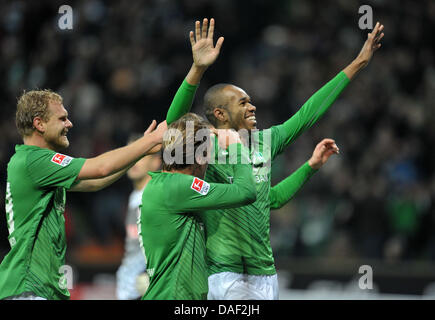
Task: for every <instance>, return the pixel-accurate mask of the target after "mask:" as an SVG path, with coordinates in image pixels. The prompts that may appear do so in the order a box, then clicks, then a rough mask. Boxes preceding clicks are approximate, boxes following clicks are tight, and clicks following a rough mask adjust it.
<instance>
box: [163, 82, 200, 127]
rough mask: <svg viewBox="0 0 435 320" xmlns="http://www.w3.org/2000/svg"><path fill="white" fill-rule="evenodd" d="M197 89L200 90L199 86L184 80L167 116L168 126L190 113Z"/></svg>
mask: <svg viewBox="0 0 435 320" xmlns="http://www.w3.org/2000/svg"><path fill="white" fill-rule="evenodd" d="M196 89H198V85H191V84H189V83H188V82H187V81H186V79H184V80H183V83H182V84H181V86H180V88H178V90H177V93H176V94H175V97H174V99H173V100H172V103H171V106H170V107H169V110H168V113H167V115H166V122H167V124H168V125H170V124H171V123H172V122H174V121H176V120H178V119H180V118H181V117H182V116H183V115H185V114H186V113H188V112H189V111H190V108H191V107H192V103H193V99H194V98H195V93H196Z"/></svg>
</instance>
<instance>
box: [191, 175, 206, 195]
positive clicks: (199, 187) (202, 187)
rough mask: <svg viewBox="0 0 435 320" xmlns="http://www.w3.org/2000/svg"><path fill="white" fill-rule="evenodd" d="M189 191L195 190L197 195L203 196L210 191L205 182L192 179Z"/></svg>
mask: <svg viewBox="0 0 435 320" xmlns="http://www.w3.org/2000/svg"><path fill="white" fill-rule="evenodd" d="M190 188H191V189H193V190H195V191H196V192H198V193H199V194H202V195H203V196H205V195H206V194H207V193H208V191H209V190H210V185H209V184H208V183H207V182H205V181H204V180H201V179H199V178H195V179H193V182H192V185H191V186H190Z"/></svg>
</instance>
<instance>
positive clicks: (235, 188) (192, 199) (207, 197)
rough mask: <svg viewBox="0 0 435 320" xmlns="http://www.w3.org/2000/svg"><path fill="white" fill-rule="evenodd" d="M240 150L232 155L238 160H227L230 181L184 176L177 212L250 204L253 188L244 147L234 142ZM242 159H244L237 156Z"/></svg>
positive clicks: (178, 193) (252, 199)
mask: <svg viewBox="0 0 435 320" xmlns="http://www.w3.org/2000/svg"><path fill="white" fill-rule="evenodd" d="M238 147H239V150H240V152H238V153H237V154H234V156H236V157H238V159H237V160H236V159H234V160H235V161H231V162H230V163H235V164H223V166H232V167H233V170H234V178H233V183H232V184H223V183H208V182H206V181H204V180H202V179H199V178H197V177H194V176H189V175H185V177H183V179H182V181H180V185H179V186H177V187H176V188H177V192H176V193H174V196H176V197H177V198H178V199H177V200H176V201H175V202H174V203H177V209H179V210H180V211H186V212H189V211H203V210H208V209H224V208H236V207H240V206H244V205H247V204H250V203H252V202H254V201H255V200H256V189H255V183H254V179H253V174H252V165H251V164H244V163H248V161H246V159H247V158H248V157H249V156H248V149H247V148H245V147H243V146H242V145H241V144H238ZM241 158H245V159H241Z"/></svg>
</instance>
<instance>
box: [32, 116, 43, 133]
mask: <svg viewBox="0 0 435 320" xmlns="http://www.w3.org/2000/svg"><path fill="white" fill-rule="evenodd" d="M33 127H34V128H35V130H36V131H38V132H40V133H44V132H45V122H44V121H43V120H42V118H41V117H35V118H33Z"/></svg>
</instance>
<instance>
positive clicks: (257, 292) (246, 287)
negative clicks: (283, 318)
mask: <svg viewBox="0 0 435 320" xmlns="http://www.w3.org/2000/svg"><path fill="white" fill-rule="evenodd" d="M207 299H208V300H278V299H279V288H278V276H277V275H276V274H274V275H270V276H268V275H260V276H256V275H248V274H242V273H235V272H219V273H215V274H212V275H211V276H209V277H208V296H207Z"/></svg>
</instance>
